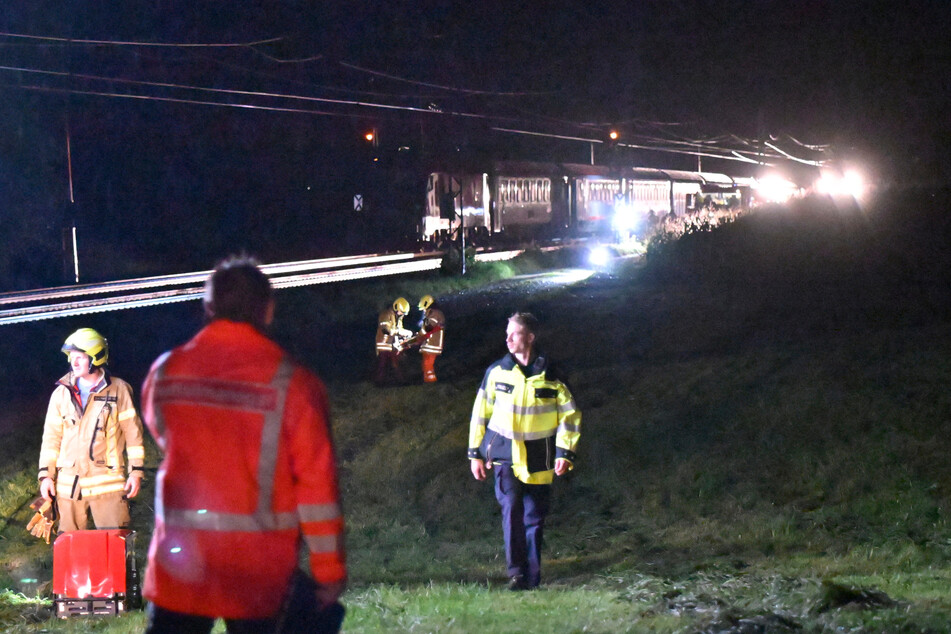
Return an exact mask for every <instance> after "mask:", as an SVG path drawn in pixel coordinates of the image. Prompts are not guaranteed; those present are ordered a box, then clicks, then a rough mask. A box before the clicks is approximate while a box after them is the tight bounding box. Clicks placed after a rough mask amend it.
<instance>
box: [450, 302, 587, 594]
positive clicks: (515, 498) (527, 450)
mask: <svg viewBox="0 0 951 634" xmlns="http://www.w3.org/2000/svg"><path fill="white" fill-rule="evenodd" d="M537 328H538V320H537V319H536V318H535V317H534V316H533V315H532V314H531V313H521V312H519V313H515V314H514V315H512V316H511V317H509V321H508V327H507V328H506V334H505V343H506V345H507V347H508V350H509V352H508V354H507V355H505V356H504V357H502V358H501V359H500V360H498V361H496V362H495V363H493V364H492V365H490V366H489V369H488V370H487V371H486V373H485V377H484V378H483V379H482V385H481V386H480V387H479V392H478V394H477V396H476V399H475V404H474V405H473V407H472V418H471V420H470V422H469V451H468V456H469V466H470V469H471V471H472V475H473V477H475V479H476V480H485V478H486V471H487V470H489V469H494V470H495V497H496V499H497V500H498V502H499V504H500V505H501V507H502V533H503V535H504V537H505V559H506V563H507V565H508V576H509V585H508V587H509V589H511V590H529V589H532V588H536V587H537V586H538V585H539V583H540V582H541V549H542V536H543V531H544V526H545V517H546V516H547V515H548V511H549V508H550V499H551V483H552V481H553V478H554V476H555V475H559V476H561V475H565V474H566V473H568V472H569V471H570V470H571V469H573V468H574V462H575V448H576V446H577V444H578V439H579V437H580V426H581V412H580V411H579V410H578V408H577V406H576V405H575V402H574V398H573V397H572V395H571V392H570V391H569V389H568V386H567V385H566V384H565V382H564V380H563V379H562V377H561V375H560V374H559V373H558V371H557V370H556V369H555V368H554V366H552V365H551V363H550V362H549V359H548V357H547V356H545V355H542V354H539V353H538V352H537V350H536V346H535V339H536V331H537Z"/></svg>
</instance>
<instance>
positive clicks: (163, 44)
mask: <svg viewBox="0 0 951 634" xmlns="http://www.w3.org/2000/svg"><path fill="white" fill-rule="evenodd" d="M0 37H12V38H21V39H27V40H39V41H42V42H60V43H63V44H95V45H97V46H105V45H111V46H158V47H166V48H252V47H255V46H259V45H261V44H273V43H274V42H280V41H281V40H283V39H284V38H283V37H272V38H269V39H266V40H257V41H254V42H229V43H218V44H210V43H204V44H196V43H175V42H136V41H122V40H82V39H76V38H69V37H51V36H44V35H26V34H23V33H5V32H0Z"/></svg>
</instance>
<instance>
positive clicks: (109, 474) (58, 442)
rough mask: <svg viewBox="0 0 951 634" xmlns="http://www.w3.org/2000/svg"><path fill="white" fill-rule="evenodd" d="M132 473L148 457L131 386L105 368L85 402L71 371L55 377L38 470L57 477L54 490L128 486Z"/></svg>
mask: <svg viewBox="0 0 951 634" xmlns="http://www.w3.org/2000/svg"><path fill="white" fill-rule="evenodd" d="M123 453H125V454H127V455H128V458H129V474H130V475H131V474H138V475H139V476H141V475H142V474H143V473H144V471H143V470H142V468H143V465H144V463H145V447H144V445H143V435H142V420H141V419H140V418H139V415H138V413H136V411H135V405H134V404H133V402H132V388H131V387H130V386H129V384H128V383H126V382H125V381H123V380H122V379H120V378H118V377H115V376H112V375H111V374H109V373H108V371H106V372H105V373H104V374H103V376H102V379H101V380H100V381H99V383H98V384H97V385H96V386H95V387H93V388H92V390H91V391H90V392H89V402H88V403H86V406H85V407H83V406H82V405H81V404H80V402H79V390H78V388H77V387H76V381H75V378H74V377H73V376H72V373H70V374H67V375H66V376H64V377H63V378H61V379H60V380H59V381H57V383H56V389H55V390H53V395H52V397H50V404H49V409H48V410H47V412H46V423H45V424H44V426H43V444H42V447H41V449H40V465H39V466H40V472H39V478H40V479H41V480H42V479H43V478H45V477H46V476H49V477H51V478H53V479H54V480H55V481H56V494H57V495H59V496H62V497H64V498H71V499H74V500H76V499H80V498H81V497H83V498H90V497H95V496H97V495H104V494H106V493H117V492H120V491H123V490H124V489H125V482H126V464H125V460H124V456H123Z"/></svg>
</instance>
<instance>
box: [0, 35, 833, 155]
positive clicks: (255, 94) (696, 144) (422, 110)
mask: <svg viewBox="0 0 951 634" xmlns="http://www.w3.org/2000/svg"><path fill="white" fill-rule="evenodd" d="M3 36H5V37H13V38H25V39H35V40H39V41H52V42H58V43H59V42H69V43H77V44H97V45H116V46H123V47H125V46H146V47H167V48H247V49H249V50H253V51H255V52H256V53H258V54H261V51H260V50H257V49H256V48H255V47H257V46H259V45H262V44H268V43H273V42H278V41H281V40H282V39H283V38H280V37H277V38H269V39H262V40H255V41H252V42H231V43H162V42H141V41H116V40H91V39H88V40H79V39H73V40H70V39H67V38H56V37H48V36H33V35H24V34H16V33H4V32H0V37H3ZM263 56H264V57H265V58H267V59H269V60H271V61H274V62H281V61H293V60H280V59H279V58H273V57H272V56H270V55H266V54H264V55H263ZM317 59H322V56H320V55H317V56H311V57H309V58H305V59H301V60H299V61H313V60H317ZM216 62H217V61H216ZM339 64H340V66H342V67H344V68H349V69H352V70H355V71H358V72H363V73H368V74H371V75H374V76H383V77H386V78H389V79H393V80H397V81H402V82H406V83H410V84H413V85H419V86H426V87H429V88H436V89H440V90H447V91H451V92H455V93H458V94H462V95H477V96H497V97H519V96H538V95H545V94H551V93H546V92H530V91H529V92H499V91H484V90H474V89H467V88H459V87H453V86H445V85H441V84H436V83H431V82H421V81H417V80H412V79H407V78H405V77H400V76H397V75H394V74H390V73H383V72H381V71H375V70H371V69H367V68H364V67H361V66H357V65H355V64H350V63H348V62H339ZM0 70H6V71H15V72H22V73H40V74H45V75H51V76H60V77H69V78H74V79H83V80H87V81H107V82H112V83H124V84H128V85H137V86H142V87H157V88H166V89H176V90H194V91H203V92H210V93H217V94H231V95H239V96H243V97H250V98H252V99H258V98H272V99H288V100H302V101H311V102H316V103H324V104H329V105H334V106H341V107H360V108H368V109H381V110H390V111H404V112H411V113H419V114H426V115H433V114H445V115H450V116H455V117H463V118H472V119H483V120H494V121H508V122H516V123H519V124H520V125H521V126H522V127H524V126H525V125H526V124H528V123H529V122H528V121H526V120H525V117H524V116H522V117H512V116H501V115H493V114H484V113H478V112H471V111H459V110H454V109H451V108H442V107H441V108H433V107H432V105H431V104H429V105H427V106H426V107H420V106H412V105H399V104H392V103H383V102H381V101H366V100H357V99H336V98H330V97H317V96H308V95H297V94H289V93H281V92H271V91H249V90H238V89H228V88H212V87H206V86H193V85H188V84H181V83H173V82H150V81H143V80H133V79H126V78H121V77H105V76H100V75H91V74H78V73H63V72H61V71H50V70H44V69H37V68H28V67H24V66H0ZM239 70H242V72H253V71H250V69H239ZM18 87H21V88H23V89H26V90H32V91H45V92H59V93H64V94H77V95H90V96H100V97H107V98H124V99H136V100H146V101H160V102H161V101H164V102H173V103H183V104H193V105H202V106H219V107H228V108H241V109H251V110H260V111H272V112H290V113H301V114H311V115H321V116H337V117H348V118H369V115H360V114H355V113H347V112H336V111H326V110H315V109H308V108H293V107H282V106H274V105H261V104H256V103H230V102H223V101H214V100H202V99H186V98H178V97H168V96H161V95H150V94H126V93H119V92H115V91H102V90H100V91H97V90H82V89H78V88H57V87H49V86H40V85H19V86H18ZM404 98H409V99H414V98H415V99H423V98H424V97H422V96H413V95H408V96H404ZM534 119H535V121H536V123H537V121H538V120H539V119H541V120H547V121H548V122H549V123H552V122H558V123H560V124H561V125H571V126H575V127H578V128H579V129H591V127H597V126H600V125H602V124H590V123H588V124H585V123H579V122H571V121H569V120H564V119H562V120H559V119H556V118H552V117H544V116H535V117H534ZM635 121H638V120H637V119H631V120H628V121H626V122H625V123H627V124H630V123H631V122H635ZM645 123H646V124H647V125H652V126H656V127H660V124H659V123H658V122H650V121H647V122H645ZM682 125H684V124H682V123H678V122H673V123H670V122H668V123H664V126H666V127H667V128H668V129H667V130H665V132H666V133H667V134H669V128H671V127H674V126H682ZM500 131H507V132H518V133H521V134H528V135H535V136H542V137H545V136H547V137H549V138H560V139H567V140H576V141H581V142H588V143H592V142H600V141H599V139H591V138H584V137H574V136H571V135H565V134H557V133H546V132H540V131H537V130H536V131H532V130H514V129H511V126H509V128H507V129H503V130H500ZM671 136H674V135H671ZM677 136H680V135H677ZM728 136H731V137H732V138H734V139H735V140H737V141H739V142H741V144H743V145H746V146H747V147H756V146H759V149H757V150H756V152H755V154H756V156H758V157H760V158H762V157H763V156H764V155H763V152H762V147H763V146H762V145H761V143H762V142H761V141H756V142H751V141H748V140H745V139H741V138H739V137H737V136H736V135H728ZM786 136H788V135H786ZM643 138H645V140H646V141H648V142H656V143H655V144H654V145H644V144H634V143H619V144H618V145H619V146H620V147H629V148H634V149H645V150H653V151H662V152H667V151H669V152H672V153H679V154H689V155H696V156H708V157H711V158H725V159H727V160H740V161H744V162H754V163H755V162H760V161H758V160H751V159H749V158H747V157H743V156H742V154H741V153H742V152H744V150H737V149H735V148H731V147H717V146H719V145H721V144H722V140H723V137H719V138H714V139H685V137H683V136H681V140H679V141H676V140H672V139H666V140H664V139H650V138H649V137H646V136H644V137H643ZM789 138H790V140H791V141H793V142H794V143H796V144H797V145H798V146H799V147H801V148H805V149H808V150H810V151H816V152H824V151H826V149H827V147H828V146H822V145H807V144H804V143H801V142H800V141H798V140H796V139H794V138H793V137H791V136H789ZM667 143H674V144H675V145H677V144H684V145H686V146H688V147H693V148H695V149H693V150H684V149H675V148H669V147H667V146H666V144H667ZM661 144H663V145H661ZM769 147H770V149H772V150H774V151H775V152H777V153H778V155H777V156H776V157H775V158H779V157H782V158H784V159H786V160H792V161H795V162H799V163H803V164H808V165H821V164H822V162H821V161H815V160H810V159H804V158H801V157H797V156H795V155H793V154H792V153H791V152H788V151H786V150H782V149H780V148H778V147H777V146H775V144H771V145H769ZM701 149H705V150H707V152H721V153H722V154H710V153H707V152H701V151H700V150H701Z"/></svg>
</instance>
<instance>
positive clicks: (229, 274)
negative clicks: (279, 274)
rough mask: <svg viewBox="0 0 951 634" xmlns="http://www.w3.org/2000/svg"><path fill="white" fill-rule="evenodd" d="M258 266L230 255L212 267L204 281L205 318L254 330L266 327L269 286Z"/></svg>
mask: <svg viewBox="0 0 951 634" xmlns="http://www.w3.org/2000/svg"><path fill="white" fill-rule="evenodd" d="M259 267H260V264H259V263H258V261H257V260H256V259H254V258H253V257H251V256H248V255H232V256H229V257H227V258H225V259H224V260H222V261H221V262H219V263H218V265H217V266H215V270H214V271H213V272H212V274H211V275H210V276H209V277H208V279H207V280H206V281H205V298H204V303H205V316H206V317H207V318H208V320H209V321H211V320H213V319H229V320H231V321H242V322H246V323H249V324H251V325H253V326H255V327H257V328H260V329H263V328H265V327H266V326H267V313H268V306H269V305H270V303H271V298H272V297H273V291H272V289H271V283H270V281H268V279H267V276H266V275H265V274H264V273H262V272H261V269H260V268H259Z"/></svg>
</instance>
